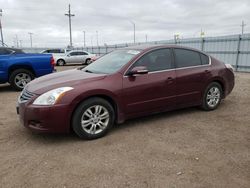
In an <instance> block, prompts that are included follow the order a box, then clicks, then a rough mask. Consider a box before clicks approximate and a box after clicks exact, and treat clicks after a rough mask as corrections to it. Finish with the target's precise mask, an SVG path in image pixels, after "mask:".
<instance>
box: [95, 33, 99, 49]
mask: <svg viewBox="0 0 250 188" xmlns="http://www.w3.org/2000/svg"><path fill="white" fill-rule="evenodd" d="M96 44H97V46H99V41H98V31H96Z"/></svg>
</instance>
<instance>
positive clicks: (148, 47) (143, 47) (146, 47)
mask: <svg viewBox="0 0 250 188" xmlns="http://www.w3.org/2000/svg"><path fill="white" fill-rule="evenodd" d="M158 48H181V49H187V50H193V51H197V52H200V53H203V54H206V53H205V52H203V51H201V50H198V49H195V48H190V47H186V46H181V45H174V44H169V45H150V44H146V45H137V46H129V47H126V48H125V49H128V50H140V51H148V50H153V49H158ZM123 49H124V48H123Z"/></svg>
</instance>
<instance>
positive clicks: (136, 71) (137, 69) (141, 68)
mask: <svg viewBox="0 0 250 188" xmlns="http://www.w3.org/2000/svg"><path fill="white" fill-rule="evenodd" d="M136 74H138V75H139V74H148V69H147V67H144V66H138V67H134V68H133V69H132V70H130V71H129V72H128V75H129V76H134V75H136Z"/></svg>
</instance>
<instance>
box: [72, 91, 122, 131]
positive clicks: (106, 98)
mask: <svg viewBox="0 0 250 188" xmlns="http://www.w3.org/2000/svg"><path fill="white" fill-rule="evenodd" d="M94 97H99V98H102V99H104V100H106V101H108V102H109V103H110V104H111V106H112V107H113V108H114V111H115V122H117V115H118V107H117V104H116V102H115V101H114V100H113V99H112V98H111V97H109V96H107V95H93V96H90V97H87V98H84V99H83V100H81V101H80V102H79V103H78V104H77V105H76V106H75V108H74V110H73V111H72V114H71V120H70V122H72V118H73V114H74V113H75V110H76V109H77V107H78V106H79V105H80V104H81V103H82V102H83V101H86V100H88V99H90V98H94ZM70 130H72V126H71V125H70Z"/></svg>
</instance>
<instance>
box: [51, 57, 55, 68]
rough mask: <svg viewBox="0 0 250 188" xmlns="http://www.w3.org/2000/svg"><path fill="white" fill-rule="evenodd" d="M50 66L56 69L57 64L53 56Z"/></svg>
mask: <svg viewBox="0 0 250 188" xmlns="http://www.w3.org/2000/svg"><path fill="white" fill-rule="evenodd" d="M50 65H51V67H52V68H54V67H55V65H56V64H55V59H54V57H53V56H52V57H51V59H50Z"/></svg>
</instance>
